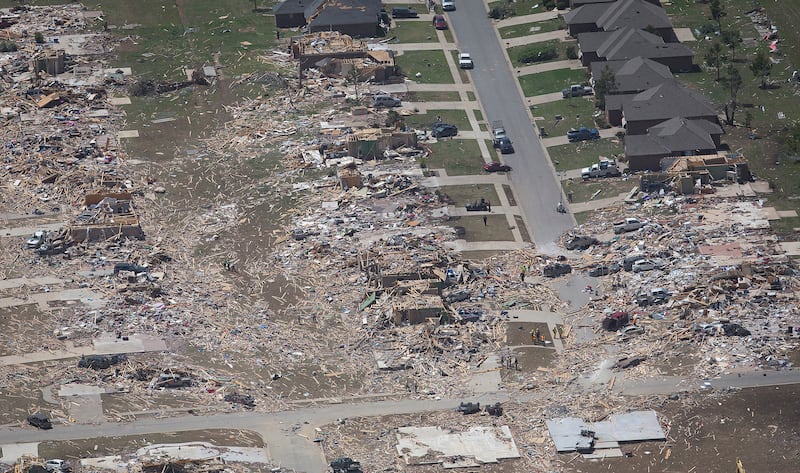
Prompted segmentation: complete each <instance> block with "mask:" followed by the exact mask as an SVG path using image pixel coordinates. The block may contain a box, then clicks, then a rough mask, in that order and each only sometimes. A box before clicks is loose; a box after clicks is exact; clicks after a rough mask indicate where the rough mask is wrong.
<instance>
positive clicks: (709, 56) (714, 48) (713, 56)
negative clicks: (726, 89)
mask: <svg viewBox="0 0 800 473" xmlns="http://www.w3.org/2000/svg"><path fill="white" fill-rule="evenodd" d="M704 59H705V62H706V66H708V67H713V68H715V69H716V70H717V82H719V72H720V69H722V63H723V61H724V58H723V56H722V45H721V44H719V42H718V41H714V42H713V43H711V46H709V48H708V50H707V51H706V55H705V58H704Z"/></svg>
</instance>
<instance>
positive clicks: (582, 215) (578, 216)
mask: <svg viewBox="0 0 800 473" xmlns="http://www.w3.org/2000/svg"><path fill="white" fill-rule="evenodd" d="M592 214H593V212H592V211H586V212H578V213H575V214H572V216H573V217H575V222H576V223H577V224H578V225H583V224H584V223H586V221H587V220H589V217H591V216H592Z"/></svg>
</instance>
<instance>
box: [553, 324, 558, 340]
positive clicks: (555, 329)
mask: <svg viewBox="0 0 800 473" xmlns="http://www.w3.org/2000/svg"><path fill="white" fill-rule="evenodd" d="M557 336H558V329H557V328H555V327H553V340H555V339H556V337H557Z"/></svg>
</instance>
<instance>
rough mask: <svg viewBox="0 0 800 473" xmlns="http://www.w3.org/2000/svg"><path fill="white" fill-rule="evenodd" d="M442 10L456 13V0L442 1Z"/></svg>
mask: <svg viewBox="0 0 800 473" xmlns="http://www.w3.org/2000/svg"><path fill="white" fill-rule="evenodd" d="M442 10H444V11H455V10H456V2H455V0H442Z"/></svg>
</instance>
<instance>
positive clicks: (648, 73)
mask: <svg viewBox="0 0 800 473" xmlns="http://www.w3.org/2000/svg"><path fill="white" fill-rule="evenodd" d="M605 68H608V70H609V72H611V74H613V75H614V85H615V86H614V88H613V90H609V91H608V92H607V95H617V94H638V93H639V92H642V91H645V90H647V89H649V88H651V87H655V86H657V85H659V84H663V83H664V82H669V81H674V80H675V78H674V77H673V76H672V73H671V72H670V71H669V67H667V66H665V65H663V64H661V63H658V62H655V61H653V60H652V59H647V58H643V57H641V56H637V57H635V58H633V59H628V60H622V61H595V62H593V63H592V64H591V66H590V67H589V71H590V73H591V75H592V79H591V83H592V85H593V86H594V84H595V83H596V82H597V81H599V80H600V78H601V77H602V76H603V71H604V70H605Z"/></svg>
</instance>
